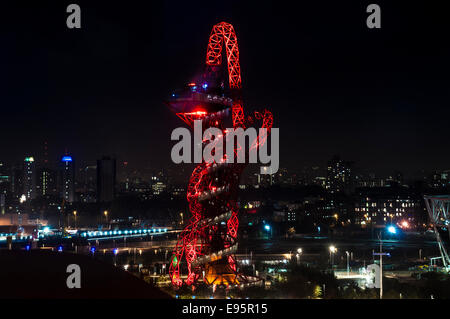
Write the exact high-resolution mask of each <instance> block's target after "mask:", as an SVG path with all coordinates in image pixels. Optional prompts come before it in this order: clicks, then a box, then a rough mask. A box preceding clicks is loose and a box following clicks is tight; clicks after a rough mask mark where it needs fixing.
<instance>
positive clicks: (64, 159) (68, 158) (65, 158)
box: [61, 156, 72, 162]
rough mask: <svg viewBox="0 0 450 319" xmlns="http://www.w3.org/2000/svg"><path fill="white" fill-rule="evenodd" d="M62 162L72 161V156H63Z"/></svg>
mask: <svg viewBox="0 0 450 319" xmlns="http://www.w3.org/2000/svg"><path fill="white" fill-rule="evenodd" d="M61 161H62V162H72V156H63V158H62V160H61Z"/></svg>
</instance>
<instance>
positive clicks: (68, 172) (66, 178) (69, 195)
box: [61, 155, 75, 203]
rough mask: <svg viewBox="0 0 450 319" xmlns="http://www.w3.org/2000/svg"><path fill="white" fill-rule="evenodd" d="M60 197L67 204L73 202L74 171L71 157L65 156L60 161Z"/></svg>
mask: <svg viewBox="0 0 450 319" xmlns="http://www.w3.org/2000/svg"><path fill="white" fill-rule="evenodd" d="M61 164H62V170H61V182H62V185H61V192H62V194H61V197H62V198H63V199H64V200H65V201H66V202H68V203H73V202H74V201H75V169H74V162H73V159H72V157H71V156H68V155H65V156H63V158H62V159H61Z"/></svg>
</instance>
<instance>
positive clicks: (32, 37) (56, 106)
mask: <svg viewBox="0 0 450 319" xmlns="http://www.w3.org/2000/svg"><path fill="white" fill-rule="evenodd" d="M141 6H142V7H141V9H142V10H131V9H128V8H127V9H123V10H122V9H119V8H117V7H114V6H105V7H102V8H101V9H99V7H97V6H96V5H94V4H86V5H84V6H83V7H84V11H83V21H84V22H83V28H82V29H80V30H68V29H64V28H57V27H56V26H57V25H59V24H61V23H63V22H64V21H62V22H61V21H60V20H59V19H60V17H59V15H58V14H57V13H58V12H59V11H58V10H60V9H61V10H63V11H64V5H63V4H61V5H59V6H58V5H56V6H46V5H45V4H33V5H31V6H29V7H27V8H26V9H25V8H22V7H21V6H20V5H18V4H17V5H16V4H8V5H7V6H6V9H5V10H7V11H9V12H10V14H9V15H8V17H6V23H8V25H9V26H11V28H9V29H8V31H4V32H5V33H6V34H5V35H6V36H5V37H4V40H5V46H6V47H8V50H6V51H4V52H2V57H3V59H2V60H3V61H7V62H8V63H7V64H6V65H5V68H4V69H5V70H6V71H5V79H6V78H7V79H8V80H7V81H5V82H4V83H3V84H4V85H3V87H4V90H5V92H4V94H2V96H3V103H2V104H3V105H5V108H4V114H3V115H4V116H5V117H6V118H8V121H6V122H5V123H3V125H2V127H1V128H0V134H1V138H0V141H1V143H2V145H3V148H2V151H1V152H0V158H1V159H2V160H7V161H10V160H14V159H15V158H20V157H22V156H25V155H26V154H25V153H24V151H26V152H27V153H32V154H37V153H38V152H40V151H41V148H42V144H43V143H44V141H47V142H48V144H49V156H53V157H54V158H55V156H56V155H58V156H59V154H60V153H61V152H62V150H64V149H66V148H69V150H70V151H71V153H72V154H76V155H77V156H76V157H77V158H78V159H92V160H95V159H97V158H100V157H101V156H103V155H105V154H106V155H108V154H109V155H115V156H116V157H118V158H120V157H122V156H123V157H124V160H127V161H129V162H130V163H136V166H137V167H140V168H144V167H146V166H155V167H164V166H165V165H167V163H169V162H170V147H171V145H172V144H171V143H170V133H171V131H172V130H173V129H174V128H176V127H180V126H183V123H182V121H180V120H178V119H176V118H174V117H173V116H172V114H171V113H170V111H169V110H168V109H167V107H165V105H164V101H165V99H167V97H168V96H169V95H170V94H171V91H170V88H172V87H180V86H182V85H184V84H185V81H186V80H185V79H184V78H183V77H182V76H180V75H179V74H187V75H189V76H191V77H192V78H193V77H195V76H196V75H197V74H198V73H201V72H202V68H201V65H202V61H203V58H201V57H202V52H203V51H204V50H205V48H206V44H207V43H205V41H204V38H205V37H206V36H207V35H208V34H209V31H208V29H207V27H206V26H208V25H210V24H211V23H209V20H211V21H217V20H220V19H224V20H225V19H227V18H229V17H232V19H231V21H232V22H233V24H235V25H237V26H239V28H238V30H239V31H238V38H239V39H241V40H242V51H243V54H242V56H241V59H242V64H243V65H245V73H246V74H245V79H246V80H245V81H244V83H243V85H244V87H245V96H244V98H245V101H246V104H247V105H249V107H250V108H257V107H261V106H268V107H270V108H271V109H273V110H275V111H276V112H277V113H279V114H280V115H279V117H277V118H275V123H274V125H275V126H276V127H279V128H280V143H281V145H280V166H281V167H288V168H294V167H303V166H311V165H320V163H324V162H325V161H327V160H328V159H329V158H331V157H332V156H333V155H334V154H340V155H341V157H342V158H346V159H351V160H353V161H355V162H356V163H358V165H360V166H361V167H370V169H372V170H374V171H375V173H378V174H389V171H390V170H396V169H398V168H402V171H404V172H405V174H416V173H417V172H418V171H420V170H422V169H425V170H434V169H436V170H445V169H448V164H447V160H446V158H447V157H448V156H449V155H450V154H448V152H449V150H448V148H442V145H445V142H446V138H447V136H448V134H447V132H446V130H445V127H446V122H445V119H446V118H447V117H448V115H449V114H448V112H449V109H448V108H447V107H446V101H447V100H448V90H447V87H448V84H449V83H448V80H446V78H447V77H446V74H445V73H444V70H445V67H446V66H447V65H448V62H447V59H446V56H447V55H448V54H449V48H448V46H447V45H446V44H445V43H443V42H442V40H441V39H442V38H443V37H442V35H443V32H444V30H445V29H444V28H443V27H444V25H443V22H442V21H441V20H440V19H428V16H427V15H425V16H424V18H423V19H420V20H414V21H412V19H410V17H413V16H415V15H416V14H417V13H418V11H419V10H422V11H424V12H428V11H429V10H431V8H429V7H421V8H418V7H417V8H416V7H414V6H410V7H408V8H403V9H402V12H401V14H400V12H399V9H398V8H396V7H395V6H392V7H391V6H390V4H385V5H384V6H383V7H384V10H385V11H386V15H384V19H385V24H384V25H385V26H386V30H389V32H388V31H385V29H384V28H382V29H380V30H377V33H375V32H372V31H373V30H368V29H367V28H366V27H365V25H364V23H363V22H364V21H363V20H360V19H361V18H360V16H364V12H365V11H364V10H365V6H364V5H363V4H360V5H358V6H352V5H350V4H342V3H340V4H328V5H327V10H326V11H324V10H322V8H321V7H320V6H318V5H313V4H305V5H304V6H303V8H302V10H300V11H293V12H289V10H284V9H282V8H281V7H279V6H277V5H275V4H273V3H271V2H263V3H262V5H260V6H258V7H255V6H253V5H252V4H244V5H243V4H242V3H238V2H231V3H227V5H221V4H209V5H208V7H202V9H201V10H200V12H198V10H199V8H198V6H195V5H191V4H178V5H177V6H176V7H175V8H172V7H168V6H167V4H157V5H155V4H152V5H150V4H141ZM235 8H239V13H238V11H236V10H235ZM254 10H256V12H257V14H256V15H255V14H250V13H252V12H253V11H254ZM44 12H45V14H46V19H39V16H40V15H41V14H44ZM144 12H145V13H144ZM186 12H188V13H190V14H189V16H196V15H202V16H206V17H208V18H207V21H205V20H201V21H200V20H199V21H197V20H196V19H189V20H186V19H184V18H183V17H184V15H185V14H186ZM16 13H17V14H19V13H20V14H21V15H22V16H23V17H24V20H26V21H27V22H26V23H22V22H21V23H18V22H17V21H14V20H12V17H14V16H16ZM394 14H396V15H395V17H396V19H395V20H394V19H392V18H391V17H392V15H394ZM438 14H439V13H438ZM144 15H145V16H144ZM296 15H298V17H299V18H300V19H295V21H300V22H299V23H298V24H295V25H294V24H292V23H291V22H290V21H291V19H289V18H294V17H295V16H296ZM144 17H145V19H144ZM265 17H270V19H265ZM174 18H175V19H177V21H179V24H177V25H176V26H175V25H172V24H170V23H169V22H168V21H173V19H174ZM260 20H264V21H266V23H265V24H264V25H261V24H260V23H259V21H260ZM21 21H22V20H21ZM99 21H100V22H101V23H98V22H99ZM143 21H144V22H143ZM330 23H331V24H333V25H334V26H335V27H330ZM180 24H181V25H182V26H183V27H180ZM31 25H33V27H30V26H31ZM190 29H195V30H197V31H196V32H195V34H192V33H191V32H190V31H189V30H190ZM343 34H345V37H343V36H342V35H343ZM15 35H18V36H17V37H16V36H15ZM297 37H298V39H297ZM19 38H20V39H22V40H20V41H19V40H18V39H19ZM144 39H145V41H144ZM267 39H270V41H267ZM291 39H296V41H294V42H292V41H291ZM144 42H145V43H144ZM28 47H32V49H31V50H28V49H27V48H28ZM288 47H289V51H290V52H292V55H288V56H285V53H284V52H285V50H284V49H283V50H279V48H288ZM88 48H89V49H88ZM112 48H114V50H112ZM311 52H314V54H311ZM409 53H412V54H409ZM105 57H106V58H105ZM250 57H251V59H250ZM435 70H436V71H437V72H435ZM431 72H434V73H431ZM166 74H171V76H170V77H167V76H165V75H166ZM24 87H28V88H30V89H29V90H28V91H27V94H22V93H21V92H22V91H21V90H22V89H21V88H24ZM262 91H265V92H268V94H265V95H264V98H263V97H262V95H261V94H260V92H262ZM74 96H76V98H73V97H74ZM434 114H440V116H435V115H434ZM24 115H26V116H24ZM17 123H20V129H17ZM293 144H294V145H297V147H296V148H295V149H292V148H290V147H289V145H293ZM6 150H7V152H6ZM436 152H439V153H440V156H431V155H430V154H434V153H436ZM52 154H53V155H52ZM125 157H126V158H125Z"/></svg>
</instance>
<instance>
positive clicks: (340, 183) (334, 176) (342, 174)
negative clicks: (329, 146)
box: [326, 156, 353, 193]
mask: <svg viewBox="0 0 450 319" xmlns="http://www.w3.org/2000/svg"><path fill="white" fill-rule="evenodd" d="M351 167H352V163H351V162H347V161H343V160H341V159H340V158H339V157H338V156H334V157H333V159H332V160H331V161H329V162H328V167H327V184H326V189H327V190H329V191H330V192H331V193H339V192H349V191H351V188H352V187H353V180H352V169H351Z"/></svg>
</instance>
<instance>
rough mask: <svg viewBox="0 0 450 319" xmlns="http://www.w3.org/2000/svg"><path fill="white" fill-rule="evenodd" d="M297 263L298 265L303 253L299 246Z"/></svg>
mask: <svg viewBox="0 0 450 319" xmlns="http://www.w3.org/2000/svg"><path fill="white" fill-rule="evenodd" d="M297 253H298V254H297V264H298V265H300V256H301V255H302V253H303V250H302V249H301V248H299V249H297Z"/></svg>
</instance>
